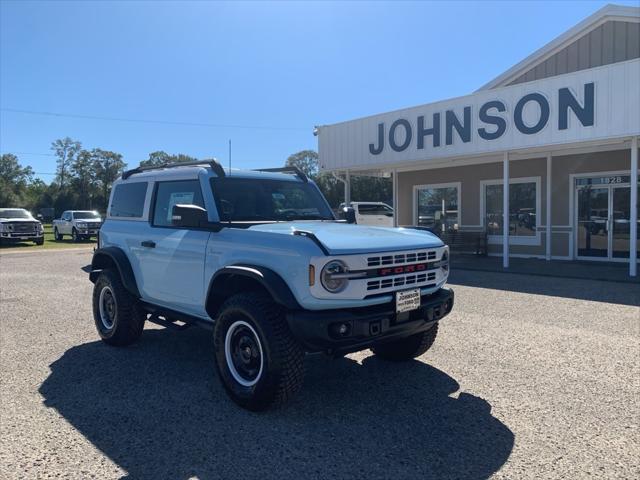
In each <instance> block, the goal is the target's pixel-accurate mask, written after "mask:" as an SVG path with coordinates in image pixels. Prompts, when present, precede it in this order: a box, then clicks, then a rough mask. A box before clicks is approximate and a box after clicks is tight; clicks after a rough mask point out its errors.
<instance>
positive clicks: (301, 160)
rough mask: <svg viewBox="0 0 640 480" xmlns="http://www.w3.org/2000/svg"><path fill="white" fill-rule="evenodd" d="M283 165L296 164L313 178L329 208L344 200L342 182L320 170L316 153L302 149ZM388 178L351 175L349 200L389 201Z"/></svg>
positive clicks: (389, 184)
mask: <svg viewBox="0 0 640 480" xmlns="http://www.w3.org/2000/svg"><path fill="white" fill-rule="evenodd" d="M285 166H296V167H298V168H299V169H300V170H302V171H303V172H304V173H305V174H306V175H307V176H309V177H310V178H311V179H313V180H314V181H315V182H316V184H317V185H318V188H319V189H320V191H321V192H322V194H323V195H324V196H325V198H326V199H327V201H328V202H329V205H330V206H331V208H337V207H338V205H340V203H342V202H344V183H343V182H341V181H339V180H338V179H336V178H335V177H334V176H333V174H332V173H330V172H320V169H319V164H318V154H317V153H316V152H314V151H313V150H302V151H300V152H298V153H294V154H293V155H290V156H289V158H288V159H287V161H286V162H285ZM392 189H393V186H392V181H391V179H390V178H383V177H371V176H365V175H351V200H353V201H363V202H387V203H388V202H390V201H391V199H392V198H393V192H392Z"/></svg>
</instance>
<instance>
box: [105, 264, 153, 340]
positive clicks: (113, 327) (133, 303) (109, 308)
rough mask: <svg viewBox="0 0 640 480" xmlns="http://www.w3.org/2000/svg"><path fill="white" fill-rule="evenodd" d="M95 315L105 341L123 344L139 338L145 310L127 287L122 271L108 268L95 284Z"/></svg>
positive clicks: (144, 318)
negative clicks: (120, 272) (122, 278)
mask: <svg viewBox="0 0 640 480" xmlns="http://www.w3.org/2000/svg"><path fill="white" fill-rule="evenodd" d="M93 318H94V320H95V324H96V329H97V330H98V335H100V338H101V339H102V341H104V342H105V343H108V344H109V345H115V346H118V347H121V346H125V345H130V344H132V343H134V342H135V341H137V340H138V339H139V338H140V335H142V329H143V328H144V322H145V320H146V314H145V312H144V311H143V310H142V308H140V305H139V302H138V299H137V298H136V297H134V296H133V295H131V294H130V293H129V292H128V291H127V290H126V289H125V288H124V285H123V284H122V280H120V275H118V273H117V272H114V271H112V270H108V269H107V270H103V271H102V272H101V273H100V276H99V277H98V280H97V281H96V284H95V286H94V288H93Z"/></svg>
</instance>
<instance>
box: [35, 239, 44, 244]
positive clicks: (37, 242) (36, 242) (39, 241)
mask: <svg viewBox="0 0 640 480" xmlns="http://www.w3.org/2000/svg"><path fill="white" fill-rule="evenodd" d="M33 243H35V244H36V245H44V238H38V239H37V240H34V241H33Z"/></svg>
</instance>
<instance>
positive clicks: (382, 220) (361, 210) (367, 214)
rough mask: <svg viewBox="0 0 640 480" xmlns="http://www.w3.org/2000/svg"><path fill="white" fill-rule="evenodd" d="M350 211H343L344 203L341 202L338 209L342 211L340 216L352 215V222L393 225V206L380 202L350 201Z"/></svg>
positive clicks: (384, 225) (378, 225) (377, 225)
mask: <svg viewBox="0 0 640 480" xmlns="http://www.w3.org/2000/svg"><path fill="white" fill-rule="evenodd" d="M349 207H350V208H351V209H353V210H352V211H345V204H344V203H341V204H340V206H339V207H338V210H339V211H340V212H342V214H341V216H342V218H346V217H347V216H348V215H353V216H354V222H353V223H356V224H358V225H370V226H373V227H393V208H392V207H390V206H389V205H387V204H386V203H382V202H351V203H350V204H349Z"/></svg>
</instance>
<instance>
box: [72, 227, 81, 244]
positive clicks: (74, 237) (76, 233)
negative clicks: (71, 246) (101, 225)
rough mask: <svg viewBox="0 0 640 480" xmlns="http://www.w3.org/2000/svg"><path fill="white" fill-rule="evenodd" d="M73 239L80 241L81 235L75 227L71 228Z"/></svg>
mask: <svg viewBox="0 0 640 480" xmlns="http://www.w3.org/2000/svg"><path fill="white" fill-rule="evenodd" d="M71 241H72V242H73V243H78V242H79V241H80V236H79V235H78V231H77V230H76V229H75V228H73V229H71Z"/></svg>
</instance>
